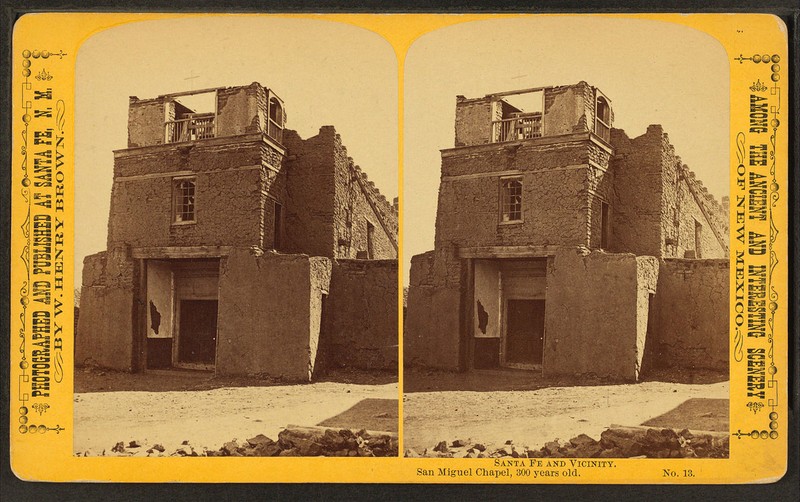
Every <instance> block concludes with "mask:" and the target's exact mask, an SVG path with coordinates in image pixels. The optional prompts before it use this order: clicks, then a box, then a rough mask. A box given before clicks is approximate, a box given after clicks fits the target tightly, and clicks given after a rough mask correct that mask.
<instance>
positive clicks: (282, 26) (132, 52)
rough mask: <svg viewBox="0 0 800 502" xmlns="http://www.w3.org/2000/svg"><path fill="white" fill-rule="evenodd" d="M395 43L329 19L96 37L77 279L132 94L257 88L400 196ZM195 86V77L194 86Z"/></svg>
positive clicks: (178, 26)
mask: <svg viewBox="0 0 800 502" xmlns="http://www.w3.org/2000/svg"><path fill="white" fill-rule="evenodd" d="M397 67H398V65H397V58H396V56H395V53H394V50H393V48H392V47H391V45H390V44H389V43H388V42H387V41H386V40H385V39H383V38H382V37H380V36H379V35H376V34H375V33H372V32H370V31H367V30H364V29H361V28H358V27H354V26H350V25H346V24H341V23H334V22H330V21H320V20H310V19H286V18H284V19H279V18H269V17H240V16H220V17H214V18H209V17H196V18H183V19H169V20H158V21H143V22H138V23H131V24H126V25H122V26H119V27H115V28H111V29H109V30H105V31H102V32H100V33H98V34H96V35H94V36H92V37H90V38H89V39H88V40H87V41H86V42H85V43H84V44H83V45H82V46H81V48H80V50H79V52H78V57H77V67H76V97H75V99H76V114H75V127H76V149H75V150H76V151H75V164H76V167H75V181H76V189H75V204H76V206H75V219H76V229H75V255H76V256H75V273H76V277H80V276H81V270H82V268H83V258H84V257H85V256H86V255H89V254H93V253H97V252H99V251H103V250H105V249H106V238H107V228H108V227H107V225H108V212H109V205H110V199H111V185H112V179H113V167H114V156H113V152H112V151H113V150H116V149H121V148H125V147H126V146H127V127H128V122H127V120H128V119H127V117H128V97H129V96H138V97H139V98H142V99H145V98H154V97H156V96H158V95H161V94H169V93H174V92H182V91H188V90H195V89H205V88H210V87H227V86H241V85H248V84H250V83H251V82H260V83H261V84H263V85H264V86H266V87H268V88H270V89H272V90H273V91H274V92H275V93H276V94H277V95H278V96H280V97H281V98H282V99H283V101H284V104H285V111H286V114H287V124H286V127H287V128H289V129H294V130H296V131H297V132H298V133H299V134H300V136H301V137H303V138H308V137H311V136H314V135H316V134H317V133H318V132H319V128H320V127H321V126H323V125H333V126H335V127H336V131H337V132H338V133H339V134H340V135H341V137H342V142H343V144H344V145H345V146H346V147H347V152H348V155H349V156H351V157H352V158H353V160H354V161H355V163H356V164H358V165H360V166H361V167H362V169H363V170H364V171H366V173H367V174H368V175H369V179H370V180H372V181H374V182H375V184H376V186H377V187H378V188H379V189H380V191H381V193H383V194H384V195H385V196H386V198H387V199H388V200H389V201H391V200H392V199H393V198H394V197H396V196H397V194H398V183H399V181H398V169H397V165H398V152H399V149H398V143H397V137H398V75H397ZM192 77H195V78H192Z"/></svg>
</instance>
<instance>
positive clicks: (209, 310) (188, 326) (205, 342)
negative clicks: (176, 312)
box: [178, 300, 217, 364]
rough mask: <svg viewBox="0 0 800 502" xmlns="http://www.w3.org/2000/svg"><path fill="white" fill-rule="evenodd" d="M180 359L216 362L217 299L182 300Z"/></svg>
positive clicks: (188, 361)
mask: <svg viewBox="0 0 800 502" xmlns="http://www.w3.org/2000/svg"><path fill="white" fill-rule="evenodd" d="M180 309H181V310H180V328H179V330H180V331H179V342H178V361H179V362H181V363H190V364H214V356H215V355H216V351H217V300H181V304H180Z"/></svg>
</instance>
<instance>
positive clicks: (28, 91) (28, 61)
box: [17, 49, 67, 434]
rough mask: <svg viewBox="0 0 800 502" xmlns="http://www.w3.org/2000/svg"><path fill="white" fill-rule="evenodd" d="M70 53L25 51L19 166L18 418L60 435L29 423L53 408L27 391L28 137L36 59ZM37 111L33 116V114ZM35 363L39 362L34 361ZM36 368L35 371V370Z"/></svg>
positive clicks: (25, 429) (23, 424) (32, 429)
mask: <svg viewBox="0 0 800 502" xmlns="http://www.w3.org/2000/svg"><path fill="white" fill-rule="evenodd" d="M66 55H67V53H65V52H63V51H61V50H59V51H58V52H54V51H48V50H38V49H35V50H29V49H25V50H23V51H22V76H23V78H24V80H23V82H22V89H21V93H22V112H23V114H22V117H21V118H22V123H23V126H22V127H23V129H22V134H21V136H22V144H21V145H20V154H21V155H22V160H21V163H20V165H19V168H20V169H21V170H22V180H21V181H20V184H21V185H22V186H21V188H20V189H19V190H20V194H21V195H22V198H23V200H24V202H25V205H26V206H27V207H26V212H25V219H24V220H23V222H22V224H21V225H20V227H19V230H20V232H21V233H22V237H23V242H24V243H25V244H24V245H23V248H22V252H21V253H20V256H19V259H20V260H21V261H22V263H23V265H24V267H25V268H24V270H25V272H24V277H25V278H24V279H23V280H22V283H21V285H20V288H19V302H20V305H21V306H22V310H21V312H20V314H19V320H20V328H19V331H18V338H19V345H18V350H19V353H20V362H19V368H20V370H21V372H20V375H19V378H18V391H17V392H18V399H19V401H20V403H21V406H20V407H19V409H18V413H19V415H18V417H17V420H18V422H19V427H18V428H17V431H18V433H19V434H44V433H46V432H48V431H53V432H55V433H56V434H60V433H61V431H63V430H65V429H64V428H63V427H61V426H60V425H55V426H49V425H45V424H38V425H36V424H31V423H29V418H30V417H29V411H30V408H32V409H34V410H35V411H36V412H38V413H39V415H40V416H41V415H43V414H44V413H45V412H46V411H47V410H48V409H49V408H50V405H49V404H47V403H41V402H37V403H33V404H29V401H30V400H31V398H32V396H31V395H30V394H29V393H28V392H26V388H27V387H28V386H29V385H30V383H31V378H32V375H31V374H29V373H28V370H29V368H30V367H31V363H30V361H28V356H27V348H28V329H29V326H28V324H27V317H28V306H29V305H30V302H31V297H30V294H31V291H30V284H31V261H30V257H31V246H32V243H31V210H32V208H33V197H32V196H31V185H32V184H33V182H32V181H31V175H30V173H29V170H28V162H29V157H30V151H29V143H28V139H29V137H30V134H29V132H30V126H31V121H32V120H33V119H34V118H35V117H38V116H39V115H38V114H37V113H38V112H36V111H34V110H33V99H35V98H34V97H33V96H32V95H33V94H34V93H35V92H36V91H34V89H33V82H32V81H31V80H30V78H31V75H32V71H33V70H32V68H33V67H34V64H35V63H36V61H32V60H39V59H41V60H46V59H48V58H50V57H58V58H59V59H63V57H64V56H66ZM34 78H35V79H36V80H39V81H50V80H53V78H54V77H53V75H52V74H50V73H49V72H48V71H47V70H45V69H44V68H42V69H40V70H39V72H38V73H37V74H36V76H35V77H34ZM57 108H58V111H59V113H60V117H58V118H57V126H58V130H59V132H60V133H62V134H63V131H64V125H65V121H64V109H65V105H64V102H63V100H59V102H58V104H57ZM32 113H33V115H32ZM60 357H61V355H60V351H59V352H58V356H55V359H56V364H55V365H54V367H55V368H56V371H58V372H60V373H61V376H59V377H58V380H56V381H60V379H62V378H63V362H59V361H61V359H60ZM34 362H35V361H34ZM59 367H60V368H61V369H58V368H59ZM32 371H33V370H32Z"/></svg>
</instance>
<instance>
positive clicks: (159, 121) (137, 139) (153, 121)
mask: <svg viewBox="0 0 800 502" xmlns="http://www.w3.org/2000/svg"><path fill="white" fill-rule="evenodd" d="M165 120H167V112H166V105H165V103H164V99H163V98H154V99H139V98H137V97H136V96H131V97H130V99H129V104H128V148H137V147H140V146H151V145H161V144H164V142H165V141H166V132H165V126H164V123H165V122H164V121H165Z"/></svg>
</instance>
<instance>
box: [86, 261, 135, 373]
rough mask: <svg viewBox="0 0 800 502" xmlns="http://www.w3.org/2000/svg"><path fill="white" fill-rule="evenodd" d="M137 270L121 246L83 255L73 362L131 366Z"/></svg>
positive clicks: (132, 361)
mask: <svg viewBox="0 0 800 502" xmlns="http://www.w3.org/2000/svg"><path fill="white" fill-rule="evenodd" d="M138 274H139V271H138V266H137V264H136V262H135V261H134V260H132V259H130V257H129V254H128V251H127V250H126V249H125V248H115V249H112V250H111V251H109V252H105V251H104V252H101V253H97V254H93V255H89V256H87V257H86V258H84V260H83V286H82V288H81V315H80V317H79V318H78V331H77V333H78V335H77V338H76V340H75V364H76V365H77V366H82V365H85V364H93V365H98V366H102V367H105V368H112V369H116V370H122V371H132V370H133V369H134V367H135V366H134V335H135V329H136V326H137V324H136V322H135V310H134V301H135V298H136V294H137V288H136V281H137V280H138Z"/></svg>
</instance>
